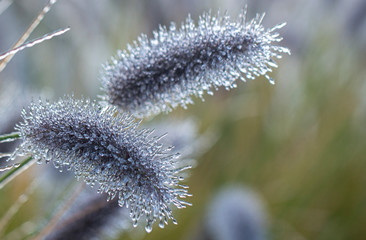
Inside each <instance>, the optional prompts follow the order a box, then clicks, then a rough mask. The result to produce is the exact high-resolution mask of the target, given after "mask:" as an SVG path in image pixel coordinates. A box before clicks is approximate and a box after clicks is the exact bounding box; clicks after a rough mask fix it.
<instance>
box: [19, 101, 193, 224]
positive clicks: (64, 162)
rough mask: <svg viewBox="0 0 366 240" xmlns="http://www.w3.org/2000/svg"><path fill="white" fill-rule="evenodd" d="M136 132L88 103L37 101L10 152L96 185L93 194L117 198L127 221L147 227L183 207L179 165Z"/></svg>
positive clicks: (133, 125)
mask: <svg viewBox="0 0 366 240" xmlns="http://www.w3.org/2000/svg"><path fill="white" fill-rule="evenodd" d="M137 128H138V122H136V121H134V120H133V118H132V117H131V116H130V115H127V114H120V113H118V112H117V111H116V109H115V108H114V107H109V108H105V109H102V108H101V107H100V106H98V105H97V104H96V103H94V102H91V101H89V100H74V99H73V98H72V97H70V96H66V97H64V98H62V99H60V100H58V101H57V102H55V103H49V102H42V101H40V102H39V103H37V104H35V103H32V104H31V105H30V107H29V109H28V110H27V111H25V112H24V114H23V122H22V123H20V124H18V125H17V127H16V129H17V130H18V131H19V132H20V136H21V138H22V139H23V142H22V144H21V145H20V147H19V148H18V149H17V150H16V152H17V153H21V152H24V153H31V154H32V155H33V157H34V158H35V159H37V160H38V161H39V162H42V161H52V162H53V163H54V165H55V167H57V168H59V169H60V170H62V169H63V166H68V168H69V169H72V170H73V171H74V173H75V175H76V176H77V177H78V178H79V177H81V178H83V179H84V181H85V182H86V183H88V184H90V185H92V186H93V185H95V184H98V185H99V189H98V192H100V193H102V192H105V193H107V194H108V195H110V198H111V199H113V198H114V197H115V196H118V198H119V199H118V202H119V205H120V206H121V207H123V206H125V207H127V208H130V210H131V218H132V217H133V216H137V217H136V218H137V219H138V218H139V216H142V215H144V216H145V217H146V220H147V223H149V224H148V225H149V226H151V227H152V224H153V223H154V222H155V221H156V219H157V218H158V216H159V215H160V214H164V215H165V216H167V217H168V218H172V214H171V210H170V208H169V206H171V205H175V206H176V207H178V208H179V207H181V205H185V202H183V201H181V200H180V198H184V197H186V196H188V192H187V190H186V189H182V188H180V187H179V182H180V181H181V180H182V179H181V178H179V176H178V175H177V173H176V169H177V168H178V164H177V163H178V161H179V159H177V157H176V156H175V155H170V154H169V151H168V150H167V149H166V148H165V147H164V146H163V145H162V144H160V143H159V141H158V138H156V137H152V136H150V135H151V133H152V131H150V130H146V129H142V130H138V129H137ZM181 164H182V162H181V161H180V164H179V167H181ZM148 229H150V228H148Z"/></svg>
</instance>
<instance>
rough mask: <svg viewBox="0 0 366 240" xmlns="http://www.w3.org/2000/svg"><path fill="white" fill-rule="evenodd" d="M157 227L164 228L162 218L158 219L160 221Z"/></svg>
mask: <svg viewBox="0 0 366 240" xmlns="http://www.w3.org/2000/svg"><path fill="white" fill-rule="evenodd" d="M159 227H160V228H164V221H163V219H161V220H160V222H159Z"/></svg>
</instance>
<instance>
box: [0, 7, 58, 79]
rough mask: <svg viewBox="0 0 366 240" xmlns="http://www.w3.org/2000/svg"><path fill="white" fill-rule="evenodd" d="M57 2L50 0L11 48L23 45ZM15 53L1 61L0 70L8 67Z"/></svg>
mask: <svg viewBox="0 0 366 240" xmlns="http://www.w3.org/2000/svg"><path fill="white" fill-rule="evenodd" d="M55 2H56V0H50V1H49V2H48V3H47V4H46V6H45V7H44V8H43V9H42V11H41V12H40V13H39V14H38V15H37V17H36V18H35V19H34V20H33V22H32V23H31V24H30V25H29V27H28V28H27V30H26V31H25V32H24V33H23V35H22V36H21V37H20V38H19V40H18V41H17V42H16V43H15V44H14V46H13V47H12V48H11V49H14V48H17V47H19V46H20V45H22V44H23V43H24V42H25V41H26V40H27V39H28V37H29V35H30V34H31V33H32V32H33V30H34V29H35V28H36V27H37V26H38V24H39V23H40V22H41V21H42V19H43V18H44V16H45V14H46V13H47V12H48V11H49V10H50V9H51V6H52V5H53V4H54V3H55ZM13 56H14V55H9V56H7V57H6V58H4V59H3V60H2V61H1V62H0V72H1V71H2V70H3V69H4V68H5V67H6V65H7V64H8V62H9V61H10V60H11V59H12V58H13Z"/></svg>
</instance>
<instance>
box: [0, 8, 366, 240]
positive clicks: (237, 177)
mask: <svg viewBox="0 0 366 240" xmlns="http://www.w3.org/2000/svg"><path fill="white" fill-rule="evenodd" d="M56 6H57V5H56ZM140 8H141V6H139V9H140ZM263 10H265V11H267V12H270V11H271V9H263ZM123 11H124V12H128V11H127V8H126V9H123ZM131 12H132V11H131ZM130 14H132V13H130ZM114 18H117V17H116V16H114ZM171 20H175V19H171ZM287 21H288V22H289V25H290V24H291V22H290V21H291V19H288V20H287ZM141 22H142V20H141V21H140V22H138V23H136V25H137V24H141ZM330 22H331V21H327V22H326V24H319V25H317V26H313V27H314V28H315V30H314V29H312V35H311V36H309V38H308V39H306V40H304V41H303V43H305V45H304V46H302V47H301V49H293V53H292V55H291V56H285V57H284V59H282V60H279V61H278V63H279V69H278V70H276V71H275V72H274V73H273V74H272V77H274V78H275V79H276V85H274V86H272V85H270V84H269V83H268V82H267V81H266V80H265V79H264V78H261V79H257V80H255V81H249V82H247V83H245V84H244V83H239V84H238V89H235V90H232V91H230V92H227V91H224V90H221V91H219V92H216V93H215V95H214V96H206V97H205V102H201V101H200V100H199V99H196V100H195V105H191V106H189V108H188V110H185V111H183V110H177V111H175V112H173V113H171V114H170V115H163V116H159V118H169V117H170V116H171V115H174V116H191V115H194V116H195V117H196V118H197V119H199V120H200V121H201V128H202V129H201V130H202V132H203V131H204V130H206V129H208V128H215V130H216V131H217V133H218V135H219V140H218V142H217V143H216V144H215V145H214V146H213V148H212V149H211V150H210V151H209V152H207V153H206V154H205V155H203V156H202V158H201V159H198V164H197V167H196V168H195V169H193V170H192V171H191V177H190V179H189V180H188V182H187V185H189V186H190V193H192V194H193V197H191V198H190V199H189V201H190V202H192V203H193V206H192V207H188V208H187V209H185V210H177V211H175V216H177V220H178V222H179V224H178V226H175V225H172V224H169V226H168V227H166V228H165V229H159V228H158V227H157V226H154V229H153V231H152V233H151V234H148V235H146V236H145V238H146V239H192V238H194V237H195V236H196V235H197V234H198V232H199V231H200V229H201V228H202V225H203V223H202V221H203V215H204V214H205V211H206V209H207V204H208V203H209V202H210V200H211V197H212V196H213V194H214V193H215V192H216V191H217V190H218V189H219V188H220V187H223V186H225V185H227V184H230V183H241V184H243V185H249V186H250V187H252V188H253V189H254V190H256V191H257V192H258V193H259V194H260V195H261V196H262V197H263V200H264V201H265V202H266V203H267V210H268V215H269V218H270V230H269V235H270V239H279V240H280V239H320V240H322V239H324V240H326V239H335V240H337V239H364V236H366V228H365V227H364V224H365V222H366V190H365V187H364V186H365V185H366V175H365V174H364V171H365V169H366V141H365V140H366V127H365V124H366V121H365V120H366V97H365V94H364V91H365V90H366V84H365V79H366V70H365V68H364V65H365V58H364V57H363V55H362V52H360V51H359V49H358V48H356V47H355V46H354V45H353V42H354V41H355V39H353V38H352V36H345V33H344V32H343V31H342V30H340V29H338V28H335V27H334V26H329V25H327V24H330ZM334 24H337V23H334ZM120 25H123V23H120ZM116 26H117V25H113V24H111V26H109V28H112V27H113V28H116ZM123 26H124V25H123ZM136 27H137V26H136ZM140 28H142V27H140ZM123 30H124V31H127V29H123ZM308 30H309V29H304V30H303V31H308ZM131 31H136V32H140V31H139V30H137V29H135V28H133V29H132V30H131ZM106 32H107V31H106ZM284 32H286V28H285V29H284ZM116 35H117V33H116ZM125 35H126V36H125V37H126V38H128V37H129V35H128V34H127V33H126V34H125ZM121 36H124V34H123V33H120V34H119V35H118V36H114V37H115V38H116V39H117V38H123V37H121ZM285 36H286V35H285ZM125 40H126V39H124V41H125ZM285 40H286V39H285ZM111 42H113V40H112V41H111ZM345 42H348V44H345ZM118 45H119V46H121V47H123V46H124V45H123V44H122V43H120V44H118ZM282 45H286V42H284V43H282ZM290 47H291V46H290ZM91 50H92V49H91ZM40 51H41V50H40ZM69 51H72V50H69ZM61 57H62V56H61ZM99 61H100V62H103V61H104V59H100V60H99ZM45 66H47V65H45ZM56 67H57V66H53V68H56ZM60 68H61V67H60ZM65 68H66V67H65ZM82 70H83V69H82V68H81V67H79V68H78V69H74V70H73V71H75V72H78V73H80V74H81V72H82ZM50 74H51V73H48V75H50ZM71 76H72V75H71ZM83 79H84V80H81V81H86V80H85V79H87V78H83ZM42 81H45V80H44V79H43V80H40V82H42ZM69 81H72V82H73V81H74V80H69ZM75 81H76V80H75ZM93 81H95V79H94V80H93ZM84 84H85V83H84ZM79 85H80V83H76V84H75V83H74V82H73V86H76V87H77V86H79ZM81 85H82V84H81ZM82 86H83V85H82ZM75 91H76V94H78V90H77V89H76V90H75ZM58 95H63V93H58ZM28 177H29V176H28V175H25V177H24V178H23V181H21V180H22V179H20V180H18V181H19V182H20V183H23V184H24V182H26V181H28V179H29V178H28ZM19 182H14V183H12V185H10V186H12V187H14V186H20V187H19V191H17V189H15V188H6V189H5V190H3V191H2V192H0V203H3V204H4V205H3V206H9V204H11V200H10V199H14V198H16V196H18V194H19V193H20V192H21V190H22V189H24V186H23V185H22V184H20V183H19ZM18 184H20V185H18ZM14 192H15V193H16V194H15V193H14ZM5 196H6V197H5ZM36 203H37V201H31V202H30V203H28V204H29V205H31V206H34V207H37V204H36ZM29 205H27V206H29ZM21 211H22V212H21V213H19V214H18V215H16V216H15V218H14V219H13V220H12V225H11V227H10V228H11V229H13V228H14V225H16V223H17V222H18V223H19V224H20V223H22V222H24V221H25V219H32V218H36V217H37V214H36V212H31V211H26V210H24V209H21ZM1 212H3V211H1ZM26 215H27V216H29V217H28V218H27V217H24V216H26ZM133 231H139V230H138V229H132V232H133ZM131 235H134V234H125V235H122V237H121V239H130V238H131V237H130V236H131Z"/></svg>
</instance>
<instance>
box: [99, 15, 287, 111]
mask: <svg viewBox="0 0 366 240" xmlns="http://www.w3.org/2000/svg"><path fill="white" fill-rule="evenodd" d="M245 15H246V14H245V11H243V13H242V14H241V15H240V16H239V19H238V20H235V21H232V20H230V17H229V16H228V15H227V14H226V15H224V16H220V14H217V16H211V14H210V13H207V14H204V15H203V16H202V17H200V18H199V21H198V24H197V26H196V25H195V23H194V22H193V20H192V19H191V18H190V17H189V16H188V18H187V20H186V22H185V23H182V26H181V27H180V29H177V27H176V24H175V23H172V24H171V26H170V28H169V29H167V28H166V27H160V28H159V30H158V31H155V32H154V37H153V38H152V39H148V38H147V36H146V35H141V36H140V37H139V38H138V41H135V42H134V44H133V46H131V45H128V46H127V49H128V51H126V50H124V51H119V52H118V53H117V56H116V57H114V58H112V60H111V61H110V62H108V63H106V64H105V65H104V71H103V72H102V73H101V77H100V78H101V82H102V89H103V91H104V92H105V94H104V95H103V96H102V102H104V103H110V104H112V105H116V106H118V107H119V108H121V109H123V110H126V111H129V112H131V113H132V114H133V115H135V116H136V117H144V116H149V115H154V114H158V113H160V112H169V111H171V110H172V109H174V108H176V107H177V106H179V105H181V106H183V107H184V108H185V107H186V105H187V104H191V103H193V100H192V97H193V96H198V97H201V98H203V97H202V96H203V94H204V93H205V92H207V93H208V94H213V90H217V89H218V87H222V86H223V87H225V88H226V89H230V88H234V87H236V83H235V80H236V79H241V80H243V81H246V79H254V78H255V77H257V76H261V75H264V76H265V77H266V78H268V79H269V80H270V82H271V83H274V82H273V80H272V79H271V78H270V77H269V76H268V74H267V73H268V72H271V71H272V69H271V68H273V67H277V64H276V63H275V61H274V59H275V58H281V54H282V53H289V50H288V49H287V48H284V47H281V46H277V45H276V43H277V42H280V41H281V40H282V38H281V37H279V34H278V33H277V32H275V31H276V30H277V29H279V28H281V27H283V26H284V25H285V24H280V25H276V26H275V27H273V28H270V29H265V28H264V27H263V26H262V24H261V22H262V18H263V17H264V14H263V15H257V17H256V18H254V19H253V20H251V21H250V22H248V23H247V22H245Z"/></svg>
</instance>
